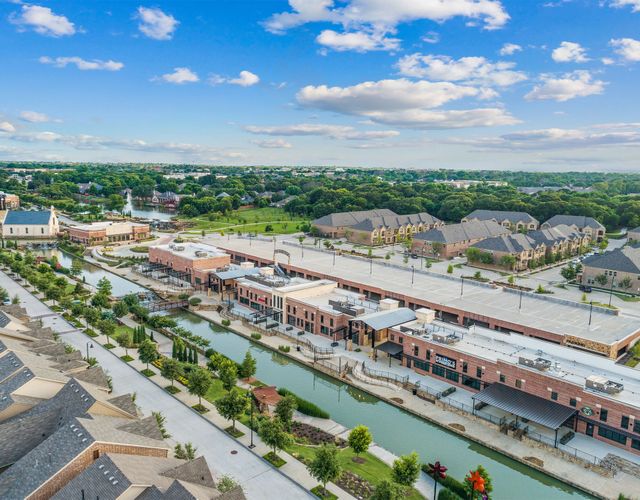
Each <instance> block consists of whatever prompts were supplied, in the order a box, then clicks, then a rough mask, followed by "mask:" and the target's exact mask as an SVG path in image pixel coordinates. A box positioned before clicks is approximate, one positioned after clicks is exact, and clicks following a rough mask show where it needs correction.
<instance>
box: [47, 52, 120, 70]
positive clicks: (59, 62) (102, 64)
mask: <svg viewBox="0 0 640 500" xmlns="http://www.w3.org/2000/svg"><path fill="white" fill-rule="evenodd" d="M38 61H39V62H40V63H42V64H51V65H52V66H55V67H56V68H64V67H66V66H68V65H69V64H72V65H75V66H76V68H78V69H79V70H82V71H90V70H104V71H120V70H121V69H122V68H124V64H123V63H121V62H118V61H112V60H111V59H109V60H108V61H102V60H100V59H91V60H90V61H89V60H86V59H82V58H81V57H77V56H74V57H56V58H51V57H47V56H42V57H41V58H39V59H38Z"/></svg>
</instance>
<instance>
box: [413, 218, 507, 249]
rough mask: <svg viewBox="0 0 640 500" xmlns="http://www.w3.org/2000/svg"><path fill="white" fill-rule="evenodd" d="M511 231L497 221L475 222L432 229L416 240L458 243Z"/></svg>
mask: <svg viewBox="0 0 640 500" xmlns="http://www.w3.org/2000/svg"><path fill="white" fill-rule="evenodd" d="M509 233H510V231H509V230H508V229H506V228H504V227H502V226H501V225H500V224H498V223H497V222H495V221H492V220H488V221H481V220H473V221H470V222H461V223H460V224H446V225H444V226H442V227H437V228H434V229H430V230H429V231H426V232H424V233H418V234H416V235H414V237H413V239H414V240H424V241H433V242H438V243H445V244H447V243H448V244H450V243H458V242H461V241H469V240H478V239H483V238H491V237H493V236H500V235H502V234H509Z"/></svg>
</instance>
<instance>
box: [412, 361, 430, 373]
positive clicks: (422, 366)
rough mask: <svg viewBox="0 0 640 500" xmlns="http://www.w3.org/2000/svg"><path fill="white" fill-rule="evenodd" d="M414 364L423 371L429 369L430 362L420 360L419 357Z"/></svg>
mask: <svg viewBox="0 0 640 500" xmlns="http://www.w3.org/2000/svg"><path fill="white" fill-rule="evenodd" d="M413 366H414V368H417V369H418V370H422V371H423V372H428V371H429V363H427V362H426V361H420V360H419V359H416V360H414V362H413Z"/></svg>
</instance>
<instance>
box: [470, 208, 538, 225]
mask: <svg viewBox="0 0 640 500" xmlns="http://www.w3.org/2000/svg"><path fill="white" fill-rule="evenodd" d="M464 218H465V219H467V220H472V219H478V220H492V219H494V220H496V221H499V222H500V221H504V220H508V221H509V222H511V223H514V224H515V223H516V222H526V223H530V222H538V221H537V219H535V218H534V217H532V216H531V215H529V214H528V213H526V212H514V211H510V210H482V209H478V210H474V211H473V212H471V213H470V214H469V215H467V216H466V217H464Z"/></svg>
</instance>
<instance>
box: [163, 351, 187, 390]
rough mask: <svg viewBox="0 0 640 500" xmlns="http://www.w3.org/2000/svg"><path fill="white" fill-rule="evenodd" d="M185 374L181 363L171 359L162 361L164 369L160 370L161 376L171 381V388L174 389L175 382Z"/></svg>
mask: <svg viewBox="0 0 640 500" xmlns="http://www.w3.org/2000/svg"><path fill="white" fill-rule="evenodd" d="M183 373H184V372H183V370H182V365H181V364H180V362H179V361H177V360H175V359H171V358H164V359H163V360H162V367H161V368H160V374H161V375H162V376H163V377H164V378H166V379H169V380H170V381H171V387H173V381H174V380H175V379H177V378H178V377H179V376H180V375H182V374H183Z"/></svg>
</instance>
